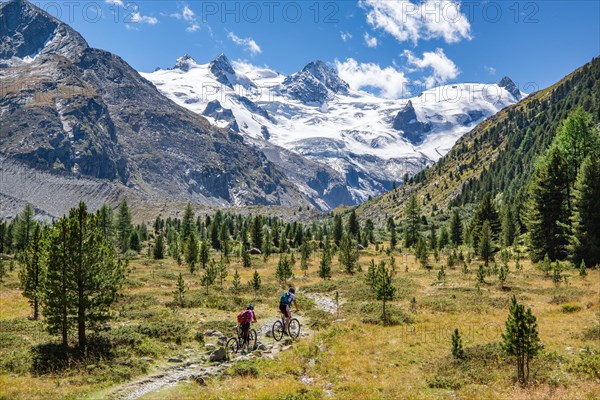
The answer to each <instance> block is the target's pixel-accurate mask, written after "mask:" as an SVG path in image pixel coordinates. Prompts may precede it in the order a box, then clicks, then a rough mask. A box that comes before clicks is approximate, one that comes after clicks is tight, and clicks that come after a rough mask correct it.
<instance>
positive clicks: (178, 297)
mask: <svg viewBox="0 0 600 400" xmlns="http://www.w3.org/2000/svg"><path fill="white" fill-rule="evenodd" d="M186 291H187V289H186V287H185V281H184V280H183V276H182V275H181V272H180V273H179V277H178V278H177V284H176V286H175V292H174V293H173V295H174V297H175V304H177V305H178V306H179V307H183V306H184V305H185V300H184V295H185V292H186Z"/></svg>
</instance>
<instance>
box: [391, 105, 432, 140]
mask: <svg viewBox="0 0 600 400" xmlns="http://www.w3.org/2000/svg"><path fill="white" fill-rule="evenodd" d="M392 127H393V128H394V129H395V130H397V131H402V136H404V138H405V139H406V140H408V141H409V142H411V143H412V144H419V143H421V142H422V141H423V139H424V138H425V135H426V134H427V132H429V131H430V130H431V125H430V124H428V123H423V122H419V120H418V119H417V114H416V113H415V108H414V107H413V104H412V101H410V100H409V101H408V103H407V104H406V106H404V108H403V109H402V110H400V111H398V114H396V117H395V118H394V121H393V122H392Z"/></svg>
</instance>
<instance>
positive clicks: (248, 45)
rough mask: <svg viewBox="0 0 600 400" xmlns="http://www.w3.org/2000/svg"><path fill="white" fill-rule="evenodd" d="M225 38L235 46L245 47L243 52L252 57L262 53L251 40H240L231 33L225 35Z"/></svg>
mask: <svg viewBox="0 0 600 400" xmlns="http://www.w3.org/2000/svg"><path fill="white" fill-rule="evenodd" d="M227 37H228V38H229V39H230V40H231V41H232V42H233V43H235V44H237V45H238V46H243V47H245V50H247V51H249V52H250V53H252V54H253V55H255V54H259V53H262V50H261V48H260V46H259V45H258V44H257V43H256V42H255V41H254V39H252V38H245V39H244V38H241V37H239V36H237V35H236V34H235V33H233V32H229V33H228V34H227Z"/></svg>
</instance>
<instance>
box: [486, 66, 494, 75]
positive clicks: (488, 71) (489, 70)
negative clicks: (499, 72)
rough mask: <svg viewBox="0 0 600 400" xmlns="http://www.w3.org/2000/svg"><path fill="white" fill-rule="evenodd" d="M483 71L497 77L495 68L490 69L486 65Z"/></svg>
mask: <svg viewBox="0 0 600 400" xmlns="http://www.w3.org/2000/svg"><path fill="white" fill-rule="evenodd" d="M483 69H484V70H485V72H487V73H488V74H490V75H496V68H494V67H489V66H487V65H484V66H483Z"/></svg>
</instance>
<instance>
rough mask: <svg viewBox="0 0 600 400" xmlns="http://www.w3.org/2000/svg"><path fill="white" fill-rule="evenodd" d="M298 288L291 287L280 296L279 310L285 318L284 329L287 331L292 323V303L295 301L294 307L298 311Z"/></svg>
mask: <svg viewBox="0 0 600 400" xmlns="http://www.w3.org/2000/svg"><path fill="white" fill-rule="evenodd" d="M295 293H296V289H294V288H293V287H291V288H290V289H289V290H288V291H287V292H284V293H283V294H282V295H281V297H280V298H279V311H281V314H282V315H283V317H284V319H285V324H284V327H283V331H284V332H285V333H287V332H288V327H289V325H290V320H291V319H292V311H291V310H290V305H291V304H292V303H294V307H295V308H296V310H295V311H296V312H298V303H296V294H295Z"/></svg>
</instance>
